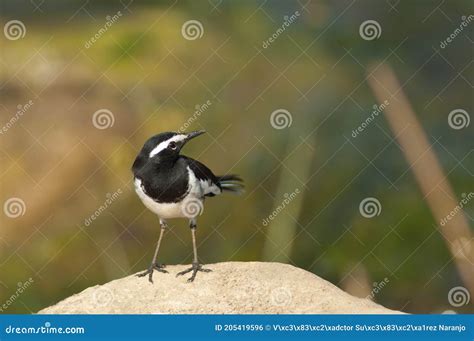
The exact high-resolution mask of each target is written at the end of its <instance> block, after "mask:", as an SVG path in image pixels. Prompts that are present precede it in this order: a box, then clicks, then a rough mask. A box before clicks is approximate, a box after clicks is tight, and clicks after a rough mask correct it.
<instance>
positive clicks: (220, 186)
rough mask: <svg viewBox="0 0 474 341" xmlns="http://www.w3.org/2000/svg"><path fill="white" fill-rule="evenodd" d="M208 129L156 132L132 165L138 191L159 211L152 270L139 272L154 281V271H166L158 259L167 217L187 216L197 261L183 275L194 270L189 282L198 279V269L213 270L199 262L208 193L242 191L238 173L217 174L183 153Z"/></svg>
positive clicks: (145, 200)
mask: <svg viewBox="0 0 474 341" xmlns="http://www.w3.org/2000/svg"><path fill="white" fill-rule="evenodd" d="M203 133H205V131H204V130H200V131H194V132H190V133H187V134H185V133H176V132H166V133H161V134H158V135H155V136H153V137H151V138H150V139H148V141H146V142H145V145H144V146H143V148H142V149H141V151H140V153H139V154H138V156H137V158H136V159H135V162H134V163H133V166H132V171H133V175H134V182H135V191H136V192H137V194H138V196H139V197H140V199H141V200H142V202H143V204H144V205H145V206H146V207H147V208H148V209H149V210H151V211H152V212H153V213H155V214H156V215H158V218H159V220H160V226H161V230H160V236H159V238H158V243H157V245H156V249H155V254H154V256H153V260H152V262H151V265H150V267H149V268H148V270H146V271H144V272H143V273H140V274H138V276H139V277H143V276H146V275H148V279H149V281H150V282H153V280H152V277H153V271H154V270H156V271H159V272H164V273H166V272H167V271H166V270H165V269H164V265H162V264H160V263H157V256H158V251H159V249H160V244H161V241H162V239H163V234H164V231H165V230H166V228H167V227H168V225H167V220H168V219H172V218H187V219H188V220H189V227H190V228H191V234H192V242H193V255H194V257H193V263H192V266H191V267H190V268H189V269H186V270H184V271H182V272H180V273H178V274H177V276H179V275H184V274H186V273H189V272H192V275H191V277H190V278H189V279H188V282H192V281H194V278H195V277H196V274H197V272H198V271H202V272H209V271H211V270H209V269H204V268H203V267H202V265H201V264H200V263H199V260H198V255H197V247H196V228H197V216H198V215H200V214H201V213H202V211H203V203H204V198H205V197H213V196H215V195H219V194H221V193H222V192H223V191H231V192H237V193H239V192H241V191H242V190H243V184H242V180H241V179H240V178H239V177H238V176H236V175H231V174H230V175H222V176H216V175H214V174H213V173H212V171H211V170H210V169H209V168H207V167H206V166H205V165H203V164H202V163H200V162H199V161H196V160H193V159H191V158H189V157H186V156H184V155H180V151H181V148H183V146H184V145H185V144H186V143H187V142H188V141H190V140H191V139H193V138H195V137H197V136H199V135H201V134H203Z"/></svg>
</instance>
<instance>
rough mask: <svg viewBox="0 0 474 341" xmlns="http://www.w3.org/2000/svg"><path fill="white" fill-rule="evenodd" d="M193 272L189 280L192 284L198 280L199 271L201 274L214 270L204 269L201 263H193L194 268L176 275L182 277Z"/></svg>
mask: <svg viewBox="0 0 474 341" xmlns="http://www.w3.org/2000/svg"><path fill="white" fill-rule="evenodd" d="M191 271H192V272H193V273H192V275H191V277H189V278H188V283H191V282H193V281H194V279H195V278H196V274H197V273H198V271H201V272H211V271H212V270H211V269H204V268H203V267H202V265H201V264H199V263H192V266H191V267H190V268H188V269H186V270H184V271H181V272H178V273H177V274H176V277H178V276H182V275H185V274H187V273H188V272H191Z"/></svg>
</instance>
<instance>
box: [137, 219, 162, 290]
mask: <svg viewBox="0 0 474 341" xmlns="http://www.w3.org/2000/svg"><path fill="white" fill-rule="evenodd" d="M160 226H161V230H160V237H159V238H158V243H157V244H156V249H155V254H154V255H153V260H152V262H151V264H150V266H149V268H148V269H147V270H146V271H144V272H141V273H139V274H138V275H137V276H138V277H144V276H146V275H148V280H149V281H150V283H153V271H154V270H156V271H158V272H163V273H168V271H166V270H165V269H164V267H165V265H164V264H159V263H157V262H156V258H157V257H158V251H159V250H160V245H161V240H162V239H163V235H164V233H165V230H166V229H167V228H168V225H167V224H166V222H165V221H163V220H161V219H160Z"/></svg>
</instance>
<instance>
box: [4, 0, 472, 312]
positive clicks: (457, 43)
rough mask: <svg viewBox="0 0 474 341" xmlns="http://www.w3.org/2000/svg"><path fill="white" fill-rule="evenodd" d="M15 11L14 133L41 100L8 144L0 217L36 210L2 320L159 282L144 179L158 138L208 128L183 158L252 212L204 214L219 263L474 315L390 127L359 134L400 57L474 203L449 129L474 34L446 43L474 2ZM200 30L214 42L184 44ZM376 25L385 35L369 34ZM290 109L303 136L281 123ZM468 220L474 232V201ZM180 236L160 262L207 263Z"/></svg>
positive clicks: (435, 142)
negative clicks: (90, 291)
mask: <svg viewBox="0 0 474 341" xmlns="http://www.w3.org/2000/svg"><path fill="white" fill-rule="evenodd" d="M0 10H1V11H0V15H1V17H0V23H1V25H2V27H5V25H6V24H7V23H8V22H9V21H11V20H20V21H21V22H22V23H23V24H24V27H25V32H24V33H25V34H24V37H21V38H19V39H16V40H11V39H7V38H6V35H5V32H4V34H2V35H1V38H0V41H1V74H0V83H1V84H0V91H1V94H0V95H1V105H0V125H2V126H5V125H7V123H8V122H11V119H12V117H14V116H15V115H16V112H17V111H18V110H21V108H25V104H27V103H29V101H32V103H33V104H32V105H30V106H26V107H27V110H26V111H25V112H24V114H23V115H21V117H19V119H18V120H16V121H15V122H14V123H13V124H11V125H10V126H9V128H8V129H7V131H4V132H3V133H2V134H1V135H0V141H1V145H0V186H1V187H0V199H1V201H0V202H1V203H2V205H3V203H5V202H6V201H7V200H8V199H9V198H12V197H15V198H21V199H22V200H23V202H24V203H25V208H24V212H23V213H24V214H23V215H21V216H19V217H17V218H11V217H8V216H6V215H5V214H1V221H0V223H1V228H0V305H1V304H3V303H4V302H7V301H8V300H9V299H10V298H11V295H13V294H14V293H15V292H16V290H17V288H18V287H19V286H22V283H25V282H27V281H28V280H29V278H31V279H32V281H33V283H32V284H31V285H30V286H28V288H27V289H26V290H25V291H24V292H23V293H22V294H21V295H19V296H18V297H17V298H15V299H14V300H13V301H12V302H11V303H9V304H8V307H7V309H3V310H4V311H2V313H32V312H36V311H38V310H39V309H41V308H44V307H46V306H49V305H51V304H54V303H56V302H57V301H59V300H61V299H63V298H65V297H67V296H69V295H71V294H73V293H77V292H79V291H81V290H83V289H85V288H87V287H89V286H93V285H96V284H100V283H105V282H107V281H110V280H112V279H115V278H120V277H123V276H127V275H130V274H132V273H135V272H137V271H139V270H142V269H144V268H146V267H147V266H148V264H149V262H150V260H151V258H152V256H153V251H154V246H155V242H156V239H157V237H158V233H159V224H158V219H157V218H156V217H155V216H154V215H153V214H152V213H151V212H149V211H147V210H146V209H145V208H144V206H143V205H142V203H141V202H140V201H139V199H138V197H137V196H136V195H135V193H134V190H133V183H132V175H131V172H130V167H131V164H132V162H133V160H134V158H135V155H136V154H137V153H138V151H139V149H140V148H141V146H142V144H143V143H144V141H145V140H146V139H147V138H148V137H150V136H151V135H153V134H156V133H159V132H162V131H176V130H178V129H180V128H181V127H183V125H185V124H186V125H188V124H189V127H188V128H187V130H188V131H189V130H197V129H206V130H207V131H208V134H206V135H204V136H202V137H200V138H199V139H196V140H194V141H193V143H190V144H189V145H187V146H186V148H185V149H184V151H183V153H184V154H185V155H188V156H190V157H194V158H197V159H199V160H200V161H202V162H203V163H205V164H206V165H208V166H209V167H210V168H211V169H212V170H213V171H214V172H215V173H218V174H220V173H226V172H233V173H237V174H240V175H241V176H242V177H243V178H244V179H245V182H246V193H245V194H244V195H242V196H240V197H237V196H232V195H227V196H221V197H219V198H211V199H209V200H207V201H206V207H205V211H204V214H203V215H202V216H201V218H200V219H199V222H198V243H199V254H200V258H201V260H202V261H203V262H204V263H215V262H223V261H252V260H265V261H282V262H288V263H291V264H293V265H295V266H298V267H301V268H303V269H307V270H308V271H311V272H313V273H315V274H317V275H318V276H320V277H322V278H324V279H327V280H328V281H330V282H332V283H334V284H336V285H338V286H339V287H341V288H343V289H344V290H346V291H348V292H350V293H352V294H354V295H357V296H361V297H365V296H367V295H370V292H371V290H372V289H373V287H374V285H377V284H378V283H380V282H383V281H386V282H387V284H386V285H385V286H384V287H383V289H382V290H380V291H379V292H378V293H377V294H376V295H374V298H373V299H374V300H375V301H377V302H379V303H381V304H383V305H385V306H386V307H389V308H392V309H398V310H403V311H406V312H412V313H434V312H443V311H446V310H454V311H456V312H472V302H471V304H466V305H463V306H461V307H455V308H453V306H451V305H450V304H449V301H448V292H449V291H450V289H451V288H453V287H456V286H465V284H463V282H462V280H461V278H460V276H459V273H458V271H457V269H456V267H455V259H454V257H453V256H452V254H451V253H450V251H449V250H448V247H447V245H446V242H445V241H444V239H443V237H442V235H441V233H440V231H439V230H438V225H439V222H437V221H436V219H435V218H433V215H432V212H431V211H430V209H429V207H428V205H427V203H426V202H425V200H424V196H423V194H422V193H421V192H420V190H419V187H418V185H417V183H416V181H415V178H414V177H413V174H412V172H411V168H410V165H409V164H408V163H407V162H406V160H405V158H404V155H403V152H402V150H401V148H400V146H399V145H398V143H397V141H395V140H394V135H393V133H392V131H391V130H390V127H389V126H388V124H387V121H386V119H385V117H384V114H383V113H382V114H380V115H378V116H377V117H376V118H375V119H374V121H373V122H372V123H371V124H370V125H369V126H368V127H367V128H366V129H365V130H364V131H363V132H362V133H360V134H359V135H358V136H357V137H356V138H354V137H352V132H353V130H354V129H357V127H358V126H359V125H361V123H362V122H364V121H365V120H366V118H367V117H368V116H369V115H370V114H371V112H372V110H373V106H374V105H376V104H378V101H377V100H376V98H375V96H374V94H373V92H372V90H371V88H370V87H369V85H368V83H367V81H366V75H367V66H368V65H369V64H371V63H376V62H377V61H379V62H380V61H381V60H385V62H386V63H388V64H389V65H391V67H392V68H393V70H394V72H395V73H396V75H397V77H398V79H399V80H400V83H401V84H402V85H403V89H402V90H403V92H404V93H405V95H406V96H407V97H408V99H409V101H410V103H411V105H412V106H413V109H414V111H415V112H416V114H417V117H418V119H419V120H420V123H421V124H422V127H423V129H424V130H425V132H426V134H427V137H428V139H429V142H430V144H431V148H432V150H433V151H434V152H435V153H436V155H437V157H438V158H439V160H440V163H441V165H442V167H443V169H444V170H445V173H446V174H447V175H448V180H449V182H450V184H451V185H452V188H453V191H454V193H455V194H456V196H457V199H455V200H456V201H458V200H459V199H460V198H461V195H462V193H470V192H472V191H473V172H474V153H472V151H473V150H474V149H473V146H474V143H473V141H474V139H473V134H472V133H473V128H472V127H473V124H472V123H471V125H469V126H468V127H466V128H465V129H461V130H456V129H452V128H451V127H450V125H449V124H448V114H449V113H450V112H451V111H452V110H453V109H457V108H462V109H463V110H465V111H466V112H467V113H472V112H473V107H474V105H473V104H474V102H473V96H472V95H473V93H472V86H473V85H472V84H473V71H474V68H473V62H472V56H473V41H474V37H473V34H472V33H473V27H474V24H473V23H472V22H471V23H469V24H468V25H467V26H466V27H465V28H464V30H463V31H462V32H461V33H460V34H458V35H457V36H456V37H455V39H454V40H453V41H452V42H451V43H450V44H449V45H448V46H446V47H445V48H442V47H440V43H441V42H442V41H444V40H445V39H446V38H447V37H448V36H450V35H451V34H452V33H453V31H454V30H455V29H456V28H457V27H459V25H460V24H461V23H462V22H463V20H465V19H463V18H462V17H463V16H464V17H467V16H469V15H470V14H471V13H472V12H473V5H472V1H467V0H466V1H461V0H460V1H449V3H448V2H445V3H444V2H443V1H416V2H414V1H408V0H406V1H390V0H387V1H352V0H351V1H307V0H300V1H257V2H255V1H178V2H173V1H160V2H158V1H137V0H135V1H130V0H122V1H93V2H92V1H90V2H89V1H44V2H41V1H37V2H35V1H31V2H30V1H1V7H0ZM119 11H120V15H119V14H117V13H118V12H119ZM296 11H298V13H299V15H297V18H296V19H295V20H294V22H292V23H291V24H288V26H286V27H285V30H284V31H283V32H280V33H278V34H277V38H276V39H275V40H274V41H273V42H271V44H269V45H268V44H267V45H268V46H265V43H264V42H265V41H267V40H268V39H269V38H270V37H272V35H274V34H275V32H277V30H278V28H280V27H282V25H284V22H285V20H288V19H289V18H290V17H291V16H292V15H294V14H295V12H296ZM114 15H116V18H115V19H114V18H113V17H114ZM189 20H197V21H199V22H200V24H201V25H202V31H201V33H202V36H200V37H199V36H198V37H197V39H194V40H188V39H186V37H184V36H183V34H182V27H183V24H184V23H186V22H187V21H189ZM366 20H375V21H377V23H379V25H380V28H381V32H380V37H378V38H377V39H374V40H365V39H363V38H362V36H361V34H360V33H359V27H360V25H361V23H363V22H364V21H366ZM112 21H113V22H112ZM107 22H109V24H110V25H109V26H107ZM111 22H112V23H111ZM104 26H107V29H106V30H102V31H100V30H101V29H103V28H104ZM99 32H101V33H99ZM96 34H98V35H99V38H98V39H96V42H94V43H92V44H90V43H89V44H88V42H89V41H90V39H91V38H92V37H94V36H95V35H96ZM209 103H210V104H209ZM19 105H21V106H22V107H19ZM203 105H204V107H203ZM390 105H392V106H395V105H397V102H396V99H393V100H392V99H390ZM101 109H105V110H107V113H111V114H112V115H111V116H110V114H107V115H109V116H108V118H111V119H112V120H113V124H112V123H110V122H109V124H108V127H107V128H106V129H97V128H96V127H95V126H94V124H93V123H94V122H93V117H94V113H96V112H97V111H99V110H101ZM278 109H284V110H286V111H287V112H288V113H290V116H288V115H287V116H286V118H290V119H291V125H290V126H288V127H285V128H283V129H275V128H274V127H273V126H272V124H271V120H270V118H271V114H272V112H274V111H275V110H278ZM196 111H198V112H199V114H196V113H195V112H196ZM101 112H104V111H101ZM296 189H298V191H299V194H298V195H297V196H296V197H295V198H294V200H291V202H290V203H288V204H287V205H285V206H286V207H285V208H284V209H282V210H278V211H279V213H278V214H276V215H275V218H274V219H273V220H272V221H271V222H270V224H265V223H263V220H264V219H265V218H268V216H269V215H271V214H272V212H273V211H274V210H275V209H277V208H278V206H279V205H281V204H282V202H284V200H285V199H287V198H288V197H289V196H290V194H291V193H293V192H294V191H295V190H296ZM118 190H120V191H121V192H122V194H120V195H119V196H118V197H117V199H116V200H113V202H112V203H110V204H107V206H108V207H107V208H106V209H105V210H103V212H101V213H100V214H99V216H98V218H97V219H96V220H95V221H93V222H92V223H91V224H86V223H85V219H87V218H88V217H89V216H91V215H92V214H94V212H95V211H96V210H99V209H100V206H101V205H104V203H105V202H106V201H107V199H108V198H109V197H110V196H111V195H112V194H113V193H115V192H116V191H118ZM367 197H375V198H377V199H378V200H379V202H380V204H381V211H380V212H379V213H380V214H379V215H377V216H375V217H373V218H366V217H364V216H363V215H361V213H360V211H359V204H360V203H361V201H362V200H363V199H365V198H367ZM2 213H3V212H2ZM464 214H465V215H466V217H467V219H468V221H469V223H470V225H471V232H472V217H473V216H474V210H473V204H472V203H469V204H468V205H466V206H465V207H464ZM171 223H172V229H171V231H170V232H168V234H167V235H166V236H165V240H164V244H163V247H162V250H161V255H160V260H161V261H162V262H164V263H166V264H175V263H190V262H191V256H192V248H191V240H190V239H191V238H190V233H189V229H188V227H187V223H186V222H185V221H172V222H171ZM86 225H89V226H86ZM473 271H474V270H473ZM159 276H160V275H159V274H156V275H155V277H156V278H155V280H159V279H158V278H159ZM144 280H145V279H144ZM197 281H199V276H198V278H197Z"/></svg>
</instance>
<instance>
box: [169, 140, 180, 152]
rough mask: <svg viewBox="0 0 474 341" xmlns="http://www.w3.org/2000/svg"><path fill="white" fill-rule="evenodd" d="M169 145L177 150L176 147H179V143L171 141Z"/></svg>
mask: <svg viewBox="0 0 474 341" xmlns="http://www.w3.org/2000/svg"><path fill="white" fill-rule="evenodd" d="M168 147H169V148H170V149H172V150H176V148H178V145H177V144H176V143H174V142H170V143H169V145H168Z"/></svg>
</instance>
